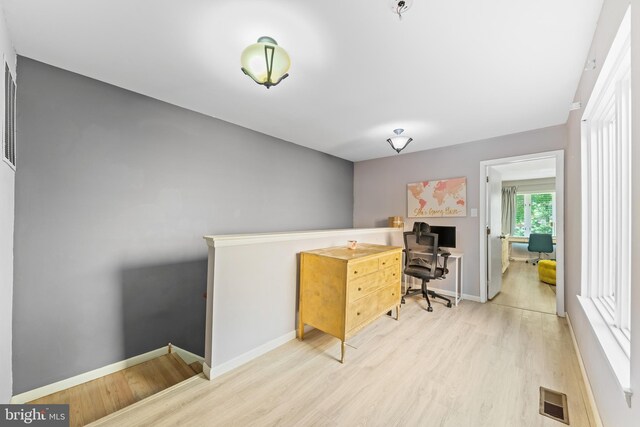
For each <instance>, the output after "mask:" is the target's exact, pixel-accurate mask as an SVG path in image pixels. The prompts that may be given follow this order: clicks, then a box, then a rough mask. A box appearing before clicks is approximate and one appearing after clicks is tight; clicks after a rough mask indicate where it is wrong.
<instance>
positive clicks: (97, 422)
mask: <svg viewBox="0 0 640 427" xmlns="http://www.w3.org/2000/svg"><path fill="white" fill-rule="evenodd" d="M198 379H204V378H202V375H201V374H197V375H194V376H192V377H191V378H187V379H186V380H184V381H180V382H179V383H177V384H174V385H172V386H171V387H168V388H165V389H164V390H160V391H159V392H157V393H155V394H152V395H151V396H147V397H145V398H144V399H142V400H138V401H137V402H134V403H132V404H131V405H129V406H125V407H124V408H122V409H120V410H118V411H116V412H112V413H110V414H109V415H107V416H104V417H102V418H99V419H97V420H95V421H93V422H91V423H90V424H87V425H90V426H100V425H105V424H107V425H109V424H111V425H119V424H118V422H117V421H116V422H112V423H110V422H111V421H113V420H117V418H118V417H120V416H121V415H122V414H125V413H127V412H131V411H136V410H137V409H138V408H140V407H141V406H146V405H148V404H149V402H152V401H154V400H157V399H160V398H162V397H164V396H166V395H167V394H173V393H175V392H176V390H179V389H181V388H182V387H186V386H188V385H189V384H191V383H192V382H195V381H198Z"/></svg>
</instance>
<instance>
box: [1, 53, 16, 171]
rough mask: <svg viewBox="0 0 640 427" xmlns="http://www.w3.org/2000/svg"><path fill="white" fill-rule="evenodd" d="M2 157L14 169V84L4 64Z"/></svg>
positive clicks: (7, 67)
mask: <svg viewBox="0 0 640 427" xmlns="http://www.w3.org/2000/svg"><path fill="white" fill-rule="evenodd" d="M3 130H4V132H3V135H2V157H3V158H4V159H5V161H7V163H9V164H10V165H11V166H13V167H14V168H15V167H16V82H15V80H14V79H13V76H12V75H11V71H10V70H9V66H8V65H7V64H6V63H5V64H4V126H3Z"/></svg>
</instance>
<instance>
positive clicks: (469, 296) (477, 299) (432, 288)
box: [416, 286, 481, 305]
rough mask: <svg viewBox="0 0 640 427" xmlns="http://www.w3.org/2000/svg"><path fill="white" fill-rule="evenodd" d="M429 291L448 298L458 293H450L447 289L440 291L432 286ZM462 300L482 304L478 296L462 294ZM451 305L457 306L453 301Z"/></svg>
mask: <svg viewBox="0 0 640 427" xmlns="http://www.w3.org/2000/svg"><path fill="white" fill-rule="evenodd" d="M416 289H417V288H416ZM429 290H430V291H434V292H436V293H439V294H442V295H444V296H447V297H455V295H456V293H455V292H453V291H448V290H446V289H439V288H436V287H432V286H430V287H429ZM462 299H463V300H465V299H466V300H469V301H475V302H481V301H480V297H479V296H477V295H469V294H462ZM451 303H452V304H454V305H455V302H454V301H451Z"/></svg>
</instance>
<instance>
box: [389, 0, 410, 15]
mask: <svg viewBox="0 0 640 427" xmlns="http://www.w3.org/2000/svg"><path fill="white" fill-rule="evenodd" d="M389 4H390V6H391V10H392V11H393V13H395V14H396V15H398V18H399V19H402V14H403V13H405V12H406V11H407V10H409V9H410V8H411V5H412V4H413V0H391V2H390V3H389Z"/></svg>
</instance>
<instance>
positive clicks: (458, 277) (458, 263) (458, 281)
mask: <svg viewBox="0 0 640 427" xmlns="http://www.w3.org/2000/svg"><path fill="white" fill-rule="evenodd" d="M416 253H417V252H416ZM463 255H464V254H461V253H452V254H451V255H449V260H448V261H447V269H448V270H449V274H447V277H448V276H449V275H450V274H455V289H454V291H453V292H451V291H449V290H447V289H442V288H438V287H436V286H433V285H437V283H438V282H439V281H440V280H441V279H435V280H431V281H430V282H429V283H430V284H431V285H432V286H429V287H430V288H431V290H435V291H438V292H440V293H442V294H443V295H450V296H452V297H454V302H455V305H456V306H457V305H458V303H459V302H460V301H462V294H463V292H462V284H463V283H464V282H463V271H464V270H463V268H462V258H463ZM439 258H442V257H441V256H439ZM452 261H453V263H454V265H451V262H452ZM403 265H404V264H403ZM403 268H404V267H403ZM403 276H404V280H403V285H404V290H403V293H404V292H406V290H407V286H409V285H411V286H416V285H417V286H420V282H419V279H417V278H415V277H411V276H407V275H406V274H403ZM409 280H410V282H409Z"/></svg>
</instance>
